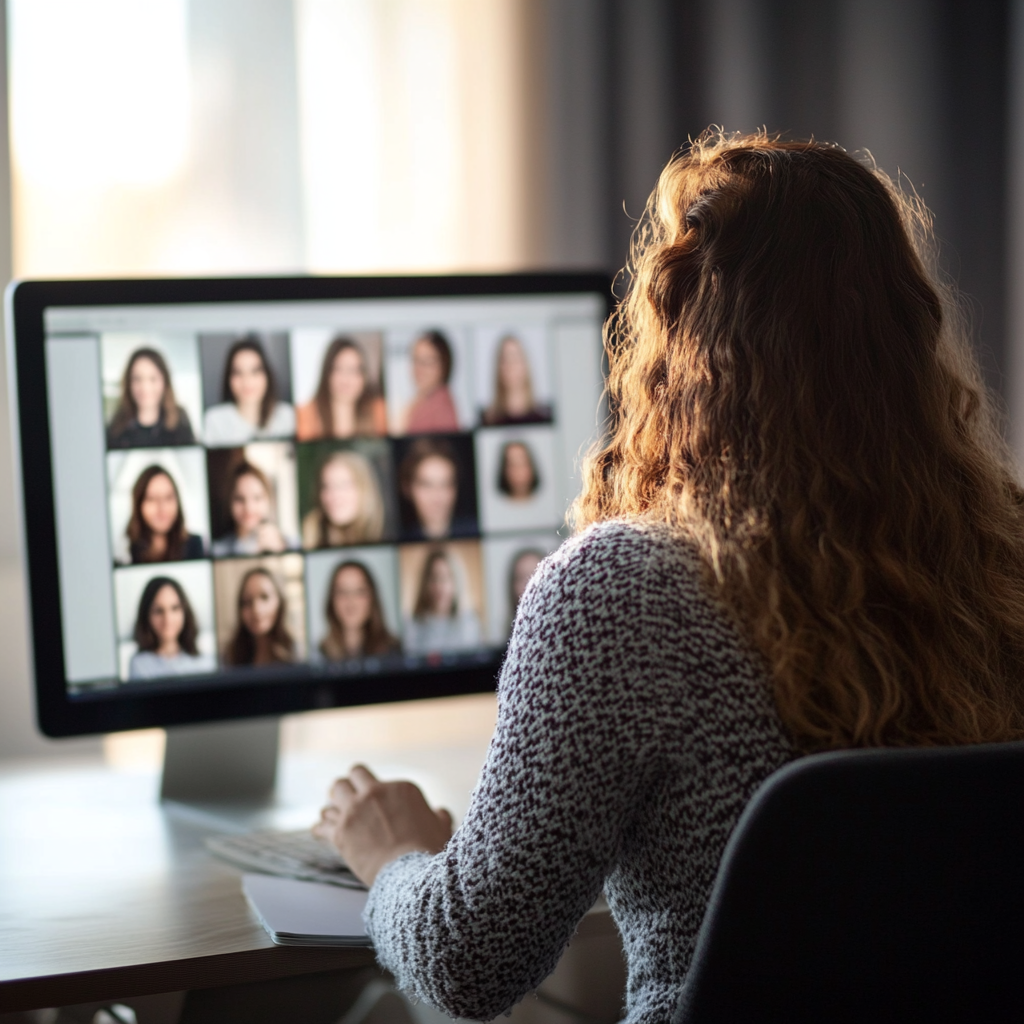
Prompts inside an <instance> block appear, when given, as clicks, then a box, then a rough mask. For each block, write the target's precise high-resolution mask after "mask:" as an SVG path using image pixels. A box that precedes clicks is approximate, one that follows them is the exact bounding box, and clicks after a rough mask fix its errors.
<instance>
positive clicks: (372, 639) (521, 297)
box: [8, 274, 610, 736]
mask: <svg viewBox="0 0 1024 1024" xmlns="http://www.w3.org/2000/svg"><path fill="white" fill-rule="evenodd" d="M609 300H610V282H609V280H608V279H607V278H606V277H604V276H601V275H578V274H550V275H507V276H465V277H404V278H403V277H392V278H370V277H365V278H291V279H283V278H260V279H234V280H229V279H220V280H218V279H207V280H134V281H50V282H43V281H30V282H20V283H16V284H14V285H12V286H11V288H10V290H9V292H8V318H9V334H8V336H9V337H10V338H12V339H13V345H11V346H10V359H11V367H10V370H11V372H10V382H11V398H12V407H13V410H14V423H15V439H16V440H15V447H16V452H17V458H18V463H19V466H20V476H21V483H22V494H23V510H24V516H23V524H24V534H25V540H26V546H25V551H26V558H27V570H28V571H27V574H26V576H27V582H28V596H29V607H30V609H31V615H30V619H31V628H32V639H31V652H32V658H33V662H34V673H35V687H36V695H37V707H38V720H39V725H40V728H41V729H42V731H43V732H44V733H46V734H48V735H50V736H70V735H81V734H86V733H99V732H111V731H117V730H125V729H138V728H144V727H150V726H177V725H185V724H189V723H201V722H212V721H224V720H229V719H240V718H251V717H271V716H279V715H281V714H283V713H286V712H296V711H301V710H306V709H314V708H327V707H338V706H345V705H358V704H367V703H377V702H389V701H398V700H407V699H414V698H423V697H435V696H442V695H453V694H466V693H474V692H481V691H486V690H491V689H493V687H494V685H495V679H496V672H497V669H498V666H499V664H500V661H501V658H502V655H503V652H504V649H505V646H506V641H507V637H508V631H509V627H510V623H511V621H512V617H513V614H514V610H515V601H516V599H517V598H516V595H517V594H518V593H520V592H521V589H522V586H523V585H524V583H525V580H526V579H527V578H528V577H529V574H530V571H531V570H532V568H533V567H535V565H536V564H537V561H538V560H539V559H540V558H542V557H543V556H544V555H546V554H547V553H548V552H550V551H551V550H553V549H554V548H555V547H556V545H557V544H558V543H559V541H560V538H561V537H562V536H564V525H563V524H564V517H565V512H566V509H567V506H568V503H569V502H570V500H571V498H572V497H573V495H574V493H575V491H576V490H577V488H578V475H577V474H578V458H579V454H580V450H581V448H582V447H583V446H585V445H586V443H587V442H588V441H589V440H591V439H592V438H593V437H594V436H595V434H596V431H597V429H598V406H599V401H600V394H601V388H602V373H601V358H602V356H601V351H602V350H601V341H600V333H601V325H602V322H603V321H604V319H605V317H606V315H607V313H608V309H609Z"/></svg>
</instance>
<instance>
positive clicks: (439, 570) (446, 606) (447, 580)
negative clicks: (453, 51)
mask: <svg viewBox="0 0 1024 1024" xmlns="http://www.w3.org/2000/svg"><path fill="white" fill-rule="evenodd" d="M455 595H456V587H455V573H454V572H453V571H452V567H451V563H450V562H449V561H448V559H447V558H435V559H434V560H433V562H431V563H430V570H429V571H428V573H427V603H428V604H429V605H430V611H431V613H432V614H434V615H451V613H452V610H453V608H454V607H455Z"/></svg>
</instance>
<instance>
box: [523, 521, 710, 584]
mask: <svg viewBox="0 0 1024 1024" xmlns="http://www.w3.org/2000/svg"><path fill="white" fill-rule="evenodd" d="M652 573H653V574H654V575H655V576H657V577H666V578H669V579H671V581H672V584H673V588H672V590H673V593H674V594H675V596H684V597H686V598H688V599H692V598H693V597H695V596H700V597H702V598H706V597H707V596H708V592H707V588H706V586H705V583H704V572H703V567H702V563H701V559H700V555H699V554H698V552H697V550H696V548H695V547H694V545H693V543H692V542H691V541H689V540H688V539H687V538H686V537H684V536H682V535H681V534H680V533H679V532H678V531H676V530H673V529H672V528H671V527H669V526H666V525H664V524H660V523H635V522H628V521H624V520H612V521H610V522H605V523H597V524H595V525H594V526H591V527H588V528H587V529H586V530H584V531H582V532H581V533H579V534H577V535H576V536H575V537H572V538H571V539H570V540H568V541H566V542H565V543H564V544H563V545H562V546H561V547H560V548H559V549H558V550H557V551H556V552H555V553H554V554H552V555H551V556H549V557H548V559H547V560H546V561H545V562H544V563H543V564H542V566H541V568H540V570H539V571H538V573H537V576H536V577H535V579H536V583H537V586H538V587H541V588H544V587H545V586H547V587H550V586H552V585H554V586H556V587H562V588H569V589H571V590H573V591H581V590H583V591H593V592H595V596H596V595H597V594H604V595H605V601H604V602H603V603H606V604H611V603H612V602H610V601H608V598H613V597H614V596H616V595H623V594H627V593H629V592H631V591H632V592H639V591H648V590H650V586H649V583H650V580H649V577H650V576H651V574H652ZM652 596H656V595H652ZM666 596H667V595H666Z"/></svg>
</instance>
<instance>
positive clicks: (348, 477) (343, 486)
mask: <svg viewBox="0 0 1024 1024" xmlns="http://www.w3.org/2000/svg"><path fill="white" fill-rule="evenodd" d="M361 506H362V491H361V489H360V487H359V482H358V481H357V480H356V476H355V473H354V471H353V469H352V466H351V465H350V464H349V463H348V462H346V461H343V460H342V459H332V460H331V461H330V462H328V463H327V464H326V465H325V466H324V468H323V469H322V470H321V471H320V507H321V508H322V509H323V510H324V514H325V515H326V516H327V519H328V521H329V522H331V523H333V524H334V525H335V526H347V525H348V524H349V523H352V522H354V521H355V520H356V518H357V517H358V515H359V510H360V508H361Z"/></svg>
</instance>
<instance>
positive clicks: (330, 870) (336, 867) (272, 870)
mask: <svg viewBox="0 0 1024 1024" xmlns="http://www.w3.org/2000/svg"><path fill="white" fill-rule="evenodd" d="M206 848H207V849H208V850H209V851H210V852H211V853H212V854H214V855H215V856H217V857H220V858H221V859H222V860H226V861H229V862H230V863H231V864H234V865H236V866H237V867H241V868H247V869H248V870H250V871H262V872H263V873H264V874H266V875H283V876H284V877H285V878H300V879H302V880H303V881H305V882H327V883H329V884H330V885H340V886H342V888H345V889H365V888H366V886H365V885H363V883H362V882H360V881H359V879H358V878H356V876H355V875H353V874H352V872H351V871H349V869H348V866H347V865H346V864H345V862H344V861H343V860H342V859H341V856H340V855H339V854H338V853H337V852H336V851H335V850H334V848H333V847H331V846H330V845H328V844H327V843H326V842H324V841H323V840H320V839H317V838H316V837H315V836H314V835H312V834H311V833H310V831H309V830H308V829H302V830H300V831H298V832H250V833H248V834H247V835H230V836H209V837H208V838H207V840H206Z"/></svg>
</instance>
